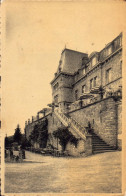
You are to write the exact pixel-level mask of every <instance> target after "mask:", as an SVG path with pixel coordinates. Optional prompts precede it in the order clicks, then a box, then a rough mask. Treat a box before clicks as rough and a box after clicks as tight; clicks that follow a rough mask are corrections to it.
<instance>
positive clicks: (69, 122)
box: [54, 109, 87, 139]
mask: <svg viewBox="0 0 126 196" xmlns="http://www.w3.org/2000/svg"><path fill="white" fill-rule="evenodd" d="M54 113H55V115H56V116H57V117H58V118H59V120H60V121H61V122H62V123H63V124H64V125H65V126H68V127H69V128H70V129H72V132H73V131H75V132H76V134H78V135H79V136H80V137H81V138H83V139H86V133H87V132H86V129H85V128H84V127H82V126H81V125H80V124H79V123H77V122H76V121H75V120H74V119H73V118H72V117H70V118H68V117H66V116H65V115H64V114H63V113H61V112H59V111H58V109H55V110H54Z"/></svg>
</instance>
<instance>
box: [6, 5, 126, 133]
mask: <svg viewBox="0 0 126 196" xmlns="http://www.w3.org/2000/svg"><path fill="white" fill-rule="evenodd" d="M100 2H101V1H99V3H95V2H94V1H92V3H89V1H88V2H86V1H85V2H78V3H77V2H40V1H36V2H35V1H31V2H28V1H22V2H19V1H18V2H16V1H5V2H4V3H3V4H4V6H3V7H4V14H5V16H6V19H5V22H4V25H5V40H4V42H3V43H4V46H3V51H4V52H3V64H4V66H3V67H2V71H3V77H2V125H3V130H4V131H5V133H7V134H8V135H12V134H13V133H14V130H15V128H16V126H17V124H19V125H20V127H21V130H22V132H23V129H24V125H25V121H26V120H27V119H28V118H31V116H32V115H33V116H35V115H36V114H37V112H38V111H39V110H41V109H42V108H43V107H46V106H47V104H48V103H51V101H52V96H51V87H50V82H51V80H52V79H53V77H54V73H55V72H56V70H57V66H58V63H59V60H60V54H61V52H62V50H63V49H64V47H65V45H66V47H67V48H70V49H73V50H78V51H81V52H87V53H89V54H90V53H91V52H92V51H100V50H101V49H102V48H103V47H104V46H105V44H107V43H108V42H110V41H112V40H113V39H114V38H115V37H116V36H117V35H118V34H119V33H120V32H121V31H123V29H124V25H125V22H124V20H125V18H126V16H125V15H126V14H125V15H124V12H125V10H126V4H124V3H123V2H122V3H115V2H116V1H114V3H112V4H111V3H103V2H104V1H102V3H100Z"/></svg>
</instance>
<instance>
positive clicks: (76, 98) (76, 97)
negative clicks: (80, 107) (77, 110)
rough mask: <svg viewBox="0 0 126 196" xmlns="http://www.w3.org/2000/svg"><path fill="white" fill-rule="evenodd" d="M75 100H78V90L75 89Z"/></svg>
mask: <svg viewBox="0 0 126 196" xmlns="http://www.w3.org/2000/svg"><path fill="white" fill-rule="evenodd" d="M75 100H76V101H77V100H78V90H76V91H75Z"/></svg>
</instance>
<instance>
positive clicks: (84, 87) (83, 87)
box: [82, 85, 86, 93]
mask: <svg viewBox="0 0 126 196" xmlns="http://www.w3.org/2000/svg"><path fill="white" fill-rule="evenodd" d="M85 90H86V86H85V85H83V86H82V93H85Z"/></svg>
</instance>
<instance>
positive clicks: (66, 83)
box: [25, 33, 122, 156]
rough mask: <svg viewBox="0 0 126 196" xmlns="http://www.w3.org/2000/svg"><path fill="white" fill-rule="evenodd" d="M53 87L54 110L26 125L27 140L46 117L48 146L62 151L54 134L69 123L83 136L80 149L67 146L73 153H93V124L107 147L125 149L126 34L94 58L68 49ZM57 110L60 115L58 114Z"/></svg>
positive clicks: (63, 52) (63, 53) (80, 140)
mask: <svg viewBox="0 0 126 196" xmlns="http://www.w3.org/2000/svg"><path fill="white" fill-rule="evenodd" d="M51 87H52V104H50V106H51V108H52V109H51V110H49V109H46V111H47V110H48V112H47V113H44V115H43V117H41V118H39V117H38V118H37V119H35V120H34V119H32V121H31V122H30V121H28V123H26V126H25V133H26V138H27V139H29V135H30V134H31V132H32V130H33V129H34V126H35V124H36V123H38V122H39V123H41V121H42V120H43V119H44V118H45V117H46V118H47V119H48V142H47V143H48V144H51V145H52V146H54V147H55V148H57V149H59V150H61V149H62V147H61V146H60V144H59V142H58V139H56V138H54V137H53V132H54V131H55V130H57V129H58V128H60V127H63V126H64V127H65V126H67V124H68V127H69V125H70V127H69V128H70V130H72V129H73V131H75V132H76V133H77V134H78V135H79V137H80V138H79V137H78V145H77V146H74V145H73V144H70V143H68V144H67V146H66V150H67V151H69V154H72V155H75V156H77V155H80V154H84V155H89V154H92V150H93V148H92V146H93V145H92V135H91V134H90V133H87V132H86V131H84V129H85V130H86V128H87V126H88V124H89V123H90V125H91V128H92V129H93V132H94V134H96V135H97V136H98V137H99V138H100V139H101V140H103V141H104V142H105V143H106V145H109V146H110V147H113V148H114V149H116V148H118V149H121V135H122V129H121V122H122V120H121V117H122V108H121V106H122V105H121V98H122V33H121V34H120V35H119V36H117V37H116V38H115V39H114V40H113V41H112V42H110V43H109V44H107V45H106V47H105V48H104V49H103V50H101V51H100V52H93V53H91V54H90V55H88V54H85V53H81V52H78V51H73V50H70V49H64V50H63V51H62V53H61V58H60V61H59V65H58V69H57V72H56V73H55V74H54V79H53V80H52V81H51ZM55 111H56V112H59V113H57V115H56V112H55ZM73 119H74V120H73ZM74 126H75V127H74ZM80 127H81V128H80ZM71 128H72V129H71ZM81 129H83V131H81ZM82 134H83V135H84V137H85V138H86V139H84V137H83V136H82ZM75 135H76V134H75Z"/></svg>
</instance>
